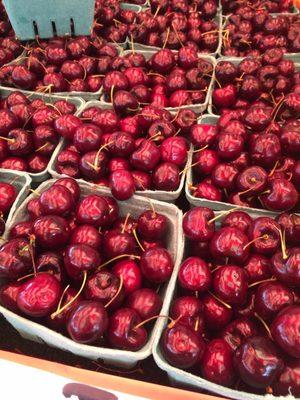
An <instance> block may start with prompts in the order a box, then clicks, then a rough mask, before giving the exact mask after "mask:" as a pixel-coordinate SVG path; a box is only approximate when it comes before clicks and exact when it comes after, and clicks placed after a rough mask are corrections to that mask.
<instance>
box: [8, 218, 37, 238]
mask: <svg viewBox="0 0 300 400" xmlns="http://www.w3.org/2000/svg"><path fill="white" fill-rule="evenodd" d="M32 225H33V223H32V221H24V222H19V223H17V224H15V225H14V226H12V228H11V229H10V232H9V238H10V239H14V238H28V237H29V235H30V234H31V233H32Z"/></svg>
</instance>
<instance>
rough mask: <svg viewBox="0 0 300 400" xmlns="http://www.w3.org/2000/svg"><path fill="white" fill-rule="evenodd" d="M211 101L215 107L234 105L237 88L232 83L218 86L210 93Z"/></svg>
mask: <svg viewBox="0 0 300 400" xmlns="http://www.w3.org/2000/svg"><path fill="white" fill-rule="evenodd" d="M212 99H213V103H214V105H215V106H216V107H218V108H220V107H231V106H234V104H235V102H236V100H237V90H236V87H235V86H234V85H232V84H228V85H226V86H224V87H223V88H218V89H215V90H214V91H213V94H212Z"/></svg>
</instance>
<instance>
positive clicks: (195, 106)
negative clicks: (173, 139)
mask: <svg viewBox="0 0 300 400" xmlns="http://www.w3.org/2000/svg"><path fill="white" fill-rule="evenodd" d="M159 50H161V49H159V48H158V49H157V50H134V51H135V53H138V54H143V55H144V56H145V58H146V60H149V59H150V58H151V57H152V56H153V54H155V53H156V52H157V51H159ZM131 52H132V50H127V51H124V53H123V55H124V56H126V55H128V54H130V53H131ZM173 52H174V53H176V51H175V50H174V51H173ZM199 58H203V59H204V60H206V61H209V62H210V63H211V64H212V65H213V68H214V69H215V65H216V59H215V58H214V57H211V56H209V55H206V54H199ZM214 74H215V72H214V71H213V75H212V77H211V80H210V83H209V86H208V90H207V93H206V97H205V101H204V103H200V104H188V105H184V106H181V107H165V109H166V110H168V111H170V112H171V113H174V114H175V113H176V112H177V111H178V110H179V109H189V110H193V111H194V112H195V113H196V114H200V113H202V112H203V111H205V110H206V109H207V106H208V100H209V98H210V97H211V91H212V88H213V82H214ZM100 101H101V103H102V104H104V105H110V106H111V105H112V103H108V102H106V101H105V99H104V95H102V97H101V98H100Z"/></svg>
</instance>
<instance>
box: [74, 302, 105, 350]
mask: <svg viewBox="0 0 300 400" xmlns="http://www.w3.org/2000/svg"><path fill="white" fill-rule="evenodd" d="M107 327H108V315H107V312H106V310H105V308H104V307H103V305H102V304H101V303H100V302H99V301H88V300H85V301H81V302H79V303H78V304H77V305H76V306H74V308H72V312H71V313H70V316H69V318H68V322H67V330H68V333H69V335H70V337H71V338H72V339H73V340H74V341H75V342H78V343H87V344H88V343H94V342H97V341H99V340H100V339H101V338H102V336H103V334H104V333H105V332H106V330H107Z"/></svg>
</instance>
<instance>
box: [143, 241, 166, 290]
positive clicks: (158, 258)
mask: <svg viewBox="0 0 300 400" xmlns="http://www.w3.org/2000/svg"><path fill="white" fill-rule="evenodd" d="M140 268H141V271H142V274H143V275H144V276H145V277H146V278H147V279H148V280H149V281H150V282H153V283H163V282H166V281H167V280H168V279H169V278H170V277H171V275H172V272H173V268H174V264H173V260H172V258H171V256H170V254H169V252H168V251H167V250H166V249H164V248H161V247H156V248H152V249H151V248H150V249H148V250H146V251H145V252H144V253H143V254H142V256H141V259H140Z"/></svg>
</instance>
